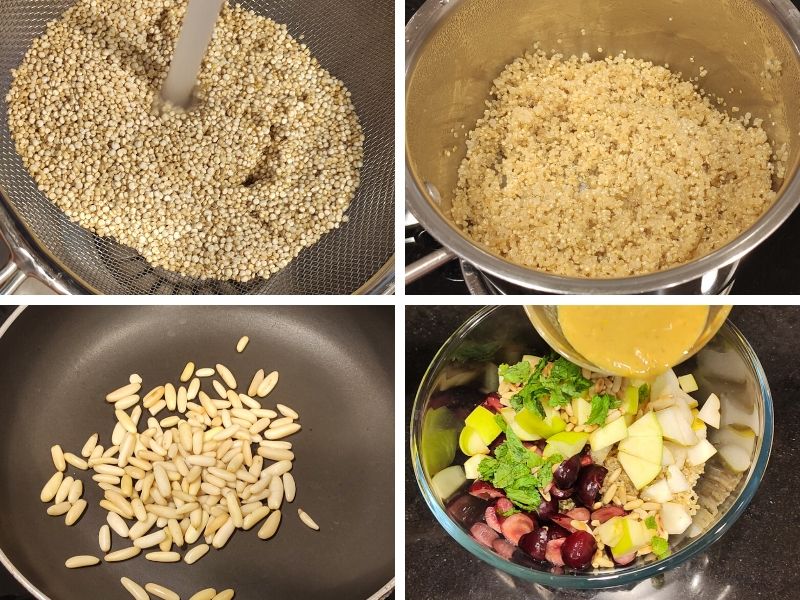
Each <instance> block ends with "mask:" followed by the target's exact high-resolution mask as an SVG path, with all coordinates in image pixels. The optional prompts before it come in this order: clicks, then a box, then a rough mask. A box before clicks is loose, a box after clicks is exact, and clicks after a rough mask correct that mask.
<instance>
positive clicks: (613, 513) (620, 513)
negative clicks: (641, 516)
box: [592, 506, 628, 523]
mask: <svg viewBox="0 0 800 600" xmlns="http://www.w3.org/2000/svg"><path fill="white" fill-rule="evenodd" d="M627 514H628V512H627V511H626V510H624V509H623V508H622V507H619V506H604V507H602V508H598V509H597V510H596V511H594V512H593V513H592V521H600V522H601V523H605V522H606V521H608V520H609V519H611V518H613V517H624V516H625V515H627Z"/></svg>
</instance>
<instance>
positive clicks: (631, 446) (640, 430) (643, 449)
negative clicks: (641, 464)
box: [619, 412, 664, 465]
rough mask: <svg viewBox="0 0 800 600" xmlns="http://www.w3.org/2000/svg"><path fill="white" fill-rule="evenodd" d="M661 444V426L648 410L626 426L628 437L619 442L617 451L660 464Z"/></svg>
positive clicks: (662, 442)
mask: <svg viewBox="0 0 800 600" xmlns="http://www.w3.org/2000/svg"><path fill="white" fill-rule="evenodd" d="M663 446H664V441H663V439H662V437H661V426H660V425H659V424H658V419H656V416H655V414H654V413H652V412H649V413H647V414H645V415H644V416H642V417H641V418H640V419H639V420H637V421H635V422H634V423H633V424H632V425H631V426H630V427H628V437H627V438H625V439H624V440H622V441H621V442H620V443H619V451H620V452H625V453H626V454H630V455H631V456H636V457H638V458H641V459H642V460H646V461H647V462H651V463H655V464H659V465H660V464H661V462H662V459H663V454H664V452H663Z"/></svg>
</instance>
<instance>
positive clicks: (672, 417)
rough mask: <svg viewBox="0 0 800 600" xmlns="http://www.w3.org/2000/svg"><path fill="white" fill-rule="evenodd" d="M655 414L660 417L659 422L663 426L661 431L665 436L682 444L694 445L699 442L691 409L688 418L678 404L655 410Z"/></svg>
mask: <svg viewBox="0 0 800 600" xmlns="http://www.w3.org/2000/svg"><path fill="white" fill-rule="evenodd" d="M655 415H656V418H657V419H658V424H659V425H660V426H661V433H662V435H663V436H664V438H666V439H668V440H672V441H674V442H677V443H678V444H681V445H682V446H693V445H694V444H696V443H697V435H696V434H695V433H694V431H692V421H693V420H694V417H693V416H692V413H691V411H689V415H688V418H687V417H686V415H685V413H684V412H683V411H682V410H681V409H679V408H678V406H677V405H672V406H670V407H668V408H665V409H662V410H657V411H655Z"/></svg>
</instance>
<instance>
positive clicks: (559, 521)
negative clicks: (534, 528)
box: [550, 513, 576, 533]
mask: <svg viewBox="0 0 800 600" xmlns="http://www.w3.org/2000/svg"><path fill="white" fill-rule="evenodd" d="M550 520H551V521H552V522H553V523H555V524H556V525H560V526H561V527H563V528H564V529H566V530H567V531H569V532H570V533H572V532H573V531H576V529H575V528H574V527H573V526H572V518H571V517H569V516H567V515H562V514H560V513H558V514H555V515H550Z"/></svg>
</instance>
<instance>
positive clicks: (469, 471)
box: [464, 454, 489, 479]
mask: <svg viewBox="0 0 800 600" xmlns="http://www.w3.org/2000/svg"><path fill="white" fill-rule="evenodd" d="M485 458H489V457H488V456H486V455H485V454H476V455H475V456H472V457H470V458H468V459H467V460H465V461H464V474H465V475H466V476H467V479H477V478H478V477H479V476H480V472H479V471H478V465H480V464H481V461H482V460H483V459H485Z"/></svg>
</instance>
